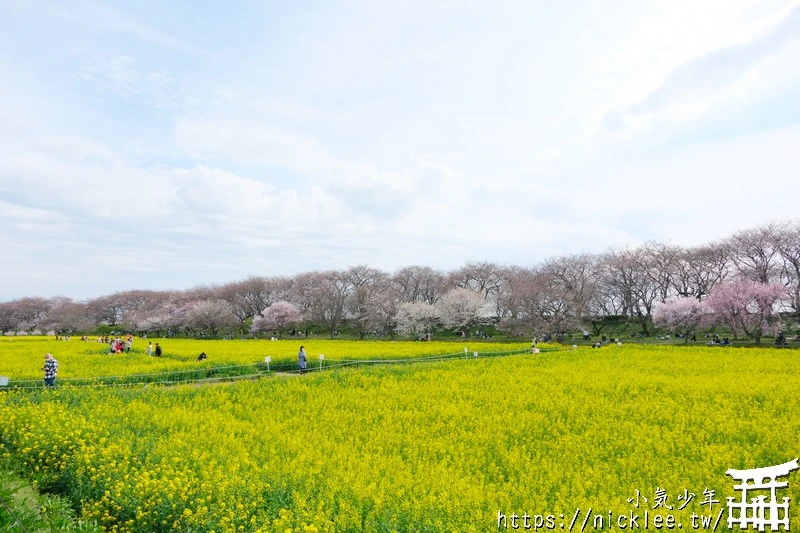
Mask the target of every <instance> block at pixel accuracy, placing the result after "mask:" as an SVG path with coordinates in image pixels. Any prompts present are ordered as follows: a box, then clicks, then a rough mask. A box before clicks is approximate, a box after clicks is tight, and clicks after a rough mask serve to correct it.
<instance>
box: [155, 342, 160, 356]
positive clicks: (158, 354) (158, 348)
mask: <svg viewBox="0 0 800 533" xmlns="http://www.w3.org/2000/svg"><path fill="white" fill-rule="evenodd" d="M155 355H156V357H161V345H160V344H158V343H156V353H155Z"/></svg>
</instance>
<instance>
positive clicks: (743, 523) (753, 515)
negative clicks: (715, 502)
mask: <svg viewBox="0 0 800 533" xmlns="http://www.w3.org/2000/svg"><path fill="white" fill-rule="evenodd" d="M795 470H797V459H795V460H794V461H789V462H788V463H783V464H781V465H775V466H767V467H763V468H752V469H750V470H734V469H728V471H727V472H725V473H726V474H728V475H729V476H731V477H732V478H733V479H735V480H736V481H739V482H740V484H738V485H734V486H733V488H734V489H735V490H740V491H742V499H741V501H738V502H737V501H734V500H735V499H734V498H733V497H732V496H729V497H728V528H729V529H733V526H734V524H739V529H750V526H751V525H752V526H753V527H754V529H756V528H757V529H758V531H764V529H765V528H766V527H767V526H769V527H770V530H772V531H779V530H780V526H783V530H784V531H789V497H788V496H784V497H783V503H778V499H777V496H776V494H775V492H776V491H777V490H778V489H785V488H786V487H788V486H789V482H788V481H778V478H781V477H786V476H788V475H789V473H790V472H793V471H795ZM767 480H768V481H767ZM751 481H752V483H750V482H751ZM766 491H769V493H768V494H769V501H766V495H765V494H763V492H766ZM749 492H750V493H752V492H756V493H757V494H758V492H762V494H758V495H757V496H753V495H752V494H748V493H749ZM748 495H749V496H751V497H750V502H748ZM737 511H738V513H737Z"/></svg>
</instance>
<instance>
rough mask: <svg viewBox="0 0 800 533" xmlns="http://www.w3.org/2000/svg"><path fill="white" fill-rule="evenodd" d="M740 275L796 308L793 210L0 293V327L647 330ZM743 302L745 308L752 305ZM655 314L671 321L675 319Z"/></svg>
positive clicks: (799, 243)
mask: <svg viewBox="0 0 800 533" xmlns="http://www.w3.org/2000/svg"><path fill="white" fill-rule="evenodd" d="M744 281H748V282H751V285H750V286H752V287H755V288H757V289H763V288H764V287H771V289H770V290H771V291H773V292H772V293H770V294H773V293H774V294H775V298H774V299H773V301H772V302H771V304H770V308H771V309H772V311H773V313H774V312H775V311H777V310H778V307H779V306H781V307H782V309H781V310H782V311H785V312H791V313H794V314H795V315H798V313H800V221H794V222H786V223H772V224H767V225H764V226H760V227H757V228H754V229H750V230H745V231H740V232H737V233H735V234H733V235H732V236H730V237H729V238H727V239H724V240H722V241H720V242H713V243H708V244H705V245H702V246H697V247H689V248H686V247H681V246H677V245H673V244H668V243H661V242H649V243H646V244H643V245H641V246H639V247H636V248H624V249H612V250H610V251H608V252H606V253H603V254H574V255H566V256H561V257H554V258H550V259H548V260H546V261H544V262H543V263H541V264H538V265H535V266H531V267H520V266H508V265H498V264H495V263H491V262H480V263H468V264H466V265H464V266H463V267H461V268H459V269H456V270H452V271H449V272H442V271H439V270H435V269H433V268H430V267H426V266H407V267H404V268H401V269H399V270H398V271H396V272H394V273H388V272H384V271H382V270H380V269H376V268H372V267H370V266H366V265H359V266H355V267H352V268H349V269H347V270H331V271H322V272H320V271H317V272H306V273H302V274H298V275H296V276H293V277H251V278H248V279H246V280H242V281H236V282H232V283H228V284H225V285H221V286H211V287H197V288H194V289H190V290H186V291H149V290H132V291H125V292H118V293H115V294H110V295H106V296H101V297H99V298H94V299H91V300H88V301H81V302H78V301H73V300H70V299H68V298H63V297H56V298H33V297H29V298H22V299H18V300H14V301H10V302H5V303H0V331H1V332H3V333H5V332H18V331H33V330H40V331H56V332H61V333H71V332H78V331H88V330H91V329H93V328H96V327H97V326H99V325H108V326H112V327H118V328H119V329H129V330H136V331H148V332H154V333H163V332H165V331H185V332H187V333H189V334H205V335H210V336H216V335H220V334H223V333H228V332H232V331H241V332H244V331H252V332H253V333H265V334H270V333H272V334H279V333H283V332H287V331H291V330H300V331H304V332H307V331H308V330H309V329H312V328H313V329H316V330H324V331H327V332H329V333H330V334H332V335H333V334H334V333H335V332H337V331H340V330H341V329H342V328H343V327H345V326H346V327H348V328H349V329H350V330H351V331H353V332H355V333H356V334H358V335H360V336H362V337H363V336H366V335H368V334H378V335H386V336H393V335H395V334H398V333H399V334H401V335H407V336H417V337H421V336H427V335H429V334H430V333H432V332H433V331H435V330H437V329H439V328H443V327H444V328H449V329H451V330H459V331H463V332H464V334H468V333H469V332H470V331H475V330H476V329H479V328H480V327H481V326H482V325H483V324H487V323H492V324H494V325H496V326H497V327H499V328H501V329H503V330H504V331H506V332H508V333H509V334H513V335H528V336H530V335H534V334H537V335H541V334H545V333H551V334H557V333H559V332H564V331H570V330H575V329H580V328H590V329H591V328H593V327H594V328H595V331H599V329H598V328H599V327H600V325H601V324H602V323H603V320H604V317H608V316H623V317H627V318H628V319H629V320H633V321H635V322H637V323H638V325H639V327H640V328H641V330H642V333H644V334H645V335H647V334H649V333H650V332H649V327H650V326H651V325H652V323H653V314H654V312H655V311H656V309H658V308H660V307H661V308H663V310H664V311H665V312H666V311H667V310H669V308H670V306H671V305H678V304H676V303H675V302H680V305H682V306H684V307H685V308H687V309H690V308H692V306H693V305H697V304H695V303H694V302H697V303H698V304H699V303H704V306H703V308H702V312H700V311H698V314H699V315H703V316H706V315H709V314H711V313H714V314H716V315H717V316H721V313H722V311H721V309H722V307H723V306H722V304H720V305H717V306H715V305H712V304H713V303H714V302H715V301H716V300H718V299H720V298H723V296H722V295H723V294H725V293H724V291H723V289H724V288H726V287H736V285H733V284H736V283H743V282H744ZM738 287H739V290H741V288H742V286H741V285H739V286H738ZM715 289H716V292H715ZM732 290H733V293H734V294H735V293H736V289H732ZM730 292H731V291H728V293H730ZM742 309H743V310H744V313H745V314H746V315H748V316H749V315H750V314H752V313H755V312H756V310H757V306H754V305H753V304H749V305H747V306H744V307H743V308H742ZM675 312H677V311H675ZM673 314H674V313H673ZM688 314H689V315H691V314H692V313H691V312H688ZM739 314H740V315H741V312H740V313H739ZM661 315H664V316H666V315H665V313H661ZM731 316H733V315H731ZM704 320H705V319H704ZM736 320H738V319H736ZM734 322H735V320H734V319H733V318H730V319H729V320H728V322H727V324H728V325H729V326H730V327H733V328H737V329H738V330H739V331H741V332H742V333H744V334H749V335H753V336H756V335H755V334H753V333H751V332H750V331H751V330H752V326H749V325H747V326H746V327H745V325H744V324H742V323H739V322H736V323H734ZM660 323H661V324H664V325H669V326H670V327H672V324H674V323H675V321H672V322H669V321H661V322H660ZM698 324H700V322H698ZM703 324H705V322H703ZM679 327H684V326H679ZM762 333H763V331H762Z"/></svg>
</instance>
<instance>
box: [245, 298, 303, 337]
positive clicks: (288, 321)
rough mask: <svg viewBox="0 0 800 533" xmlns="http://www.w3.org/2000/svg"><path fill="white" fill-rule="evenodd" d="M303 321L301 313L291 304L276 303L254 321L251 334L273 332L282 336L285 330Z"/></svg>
mask: <svg viewBox="0 0 800 533" xmlns="http://www.w3.org/2000/svg"><path fill="white" fill-rule="evenodd" d="M301 320H302V317H301V315H300V311H298V310H297V308H296V307H295V306H293V305H292V304H290V303H289V302H284V301H280V302H275V303H274V304H272V305H270V306H269V307H267V308H266V309H264V311H263V312H262V313H261V314H260V315H259V316H257V317H255V318H254V319H253V324H252V325H251V326H250V333H252V334H253V335H258V334H259V333H264V332H269V331H273V332H275V333H277V334H278V335H280V334H281V332H283V331H284V330H285V329H287V328H289V327H291V326H294V325H295V324H299V323H300V321H301Z"/></svg>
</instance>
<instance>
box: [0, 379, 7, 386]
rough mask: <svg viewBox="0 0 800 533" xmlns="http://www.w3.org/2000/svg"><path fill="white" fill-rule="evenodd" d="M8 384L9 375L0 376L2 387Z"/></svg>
mask: <svg viewBox="0 0 800 533" xmlns="http://www.w3.org/2000/svg"><path fill="white" fill-rule="evenodd" d="M6 386H8V376H0V387H6Z"/></svg>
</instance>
